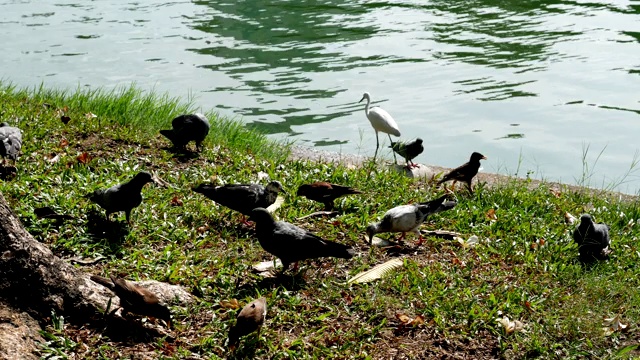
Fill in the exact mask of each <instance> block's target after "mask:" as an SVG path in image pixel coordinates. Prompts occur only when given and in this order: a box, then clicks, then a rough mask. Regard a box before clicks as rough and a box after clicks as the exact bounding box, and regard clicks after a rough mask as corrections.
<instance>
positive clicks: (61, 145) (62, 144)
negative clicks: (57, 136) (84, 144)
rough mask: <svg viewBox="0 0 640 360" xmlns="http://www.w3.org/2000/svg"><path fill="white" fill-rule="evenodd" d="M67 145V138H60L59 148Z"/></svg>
mask: <svg viewBox="0 0 640 360" xmlns="http://www.w3.org/2000/svg"><path fill="white" fill-rule="evenodd" d="M67 146H69V140H67V139H62V140H60V147H61V148H66V147H67Z"/></svg>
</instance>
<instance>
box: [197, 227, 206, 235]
mask: <svg viewBox="0 0 640 360" xmlns="http://www.w3.org/2000/svg"><path fill="white" fill-rule="evenodd" d="M207 230H209V225H202V226H198V228H197V229H196V231H198V233H199V234H204V232H205V231H207Z"/></svg>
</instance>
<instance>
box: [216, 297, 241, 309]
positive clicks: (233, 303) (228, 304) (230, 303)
mask: <svg viewBox="0 0 640 360" xmlns="http://www.w3.org/2000/svg"><path fill="white" fill-rule="evenodd" d="M220 306H222V307H223V308H224V309H238V308H240V304H239V303H238V300H236V299H231V300H220Z"/></svg>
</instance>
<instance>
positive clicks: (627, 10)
mask: <svg viewBox="0 0 640 360" xmlns="http://www.w3.org/2000/svg"><path fill="white" fill-rule="evenodd" d="M2 1H3V0H0V24H1V26H2V30H3V31H2V32H1V33H0V40H1V42H2V44H3V51H2V53H1V54H0V76H1V77H3V78H4V79H8V80H11V81H13V82H14V83H16V84H18V85H36V84H40V83H41V82H44V83H45V85H48V86H56V87H65V88H76V87H77V86H81V87H85V86H86V87H91V88H94V87H108V88H111V87H117V86H122V85H126V84H129V83H131V82H136V83H137V84H138V86H140V87H142V88H143V89H155V90H160V91H168V92H170V93H171V94H172V95H175V96H183V97H185V98H186V97H188V96H191V95H192V96H194V97H195V101H196V103H197V104H198V105H199V106H201V107H202V108H203V110H208V109H211V108H215V109H217V111H219V112H220V113H221V114H223V115H228V116H231V117H236V118H240V119H242V120H243V121H245V122H246V123H247V124H248V125H247V126H252V127H257V128H259V129H260V130H263V131H265V132H267V133H270V134H273V136H274V137H278V138H284V139H288V140H295V141H296V142H297V143H299V144H303V145H309V146H320V147H323V148H324V149H326V150H332V151H340V152H346V153H360V154H366V155H372V154H373V151H374V149H375V135H374V132H373V130H372V129H371V127H370V125H369V122H368V120H367V119H366V117H365V114H364V111H363V108H364V105H363V104H358V103H357V101H358V100H360V98H361V97H362V93H363V92H364V91H369V92H370V93H371V95H372V98H373V101H374V103H376V105H379V106H382V107H383V108H384V109H386V110H387V111H388V112H390V113H391V114H392V115H393V117H394V118H395V119H396V121H397V122H398V124H399V126H400V130H401V132H402V138H405V139H408V138H413V137H416V136H419V137H421V138H422V139H423V140H424V141H425V145H426V146H425V152H424V153H423V154H422V155H420V157H418V159H416V160H418V161H419V162H422V163H430V164H438V165H444V166H456V165H459V164H461V163H463V162H465V161H466V160H467V159H468V157H469V154H470V153H471V152H472V151H480V152H482V153H483V154H485V155H486V156H487V157H488V158H489V160H488V161H486V162H485V163H484V171H490V172H500V173H509V174H513V173H516V172H518V174H519V175H526V174H527V172H528V171H529V172H532V173H531V176H533V177H535V178H541V177H544V178H546V179H550V180H559V181H564V182H574V183H575V182H578V181H579V180H580V178H581V177H582V174H583V172H584V171H583V169H584V168H583V163H584V162H586V164H588V168H589V173H590V174H592V176H591V178H590V179H589V183H590V184H591V185H592V186H596V187H601V186H602V185H611V184H615V183H617V182H618V181H619V180H620V179H621V178H622V176H623V175H624V174H625V173H626V172H627V171H628V170H629V168H630V166H632V164H633V163H634V159H636V160H637V158H636V156H637V152H638V149H639V148H640V143H639V142H638V141H637V139H638V136H639V135H640V116H639V114H640V77H639V75H640V46H639V43H638V42H639V41H640V2H635V3H634V2H628V1H608V2H605V1H526V2H525V1H495V0H484V1H480V0H478V1H441V0H433V1H426V0H416V1H408V0H402V1H369V0H366V1H338V0H336V1H332V0H326V1H304V0H296V1H269V2H260V1H194V2H185V1H176V2H167V1H140V2H131V3H124V2H121V1H109V0H105V1H92V2H86V1H68V2H55V1H53V2H44V3H43V2H36V1H6V0H4V2H2ZM381 139H382V137H381ZM387 142H388V140H387ZM585 154H586V157H585V159H584V161H583V155H585ZM385 155H386V156H387V157H389V158H390V154H389V153H386V154H385ZM634 169H635V168H634ZM625 181H627V182H626V183H624V184H622V185H621V186H619V187H618V189H619V190H622V191H625V192H630V193H635V192H637V191H638V190H639V189H640V172H636V171H632V172H631V175H630V176H628V177H627V178H626V179H625Z"/></svg>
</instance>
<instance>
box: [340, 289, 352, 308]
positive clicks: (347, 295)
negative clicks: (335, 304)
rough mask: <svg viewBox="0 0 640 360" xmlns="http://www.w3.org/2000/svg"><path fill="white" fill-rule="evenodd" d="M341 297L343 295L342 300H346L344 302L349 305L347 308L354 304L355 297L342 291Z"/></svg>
mask: <svg viewBox="0 0 640 360" xmlns="http://www.w3.org/2000/svg"><path fill="white" fill-rule="evenodd" d="M340 295H342V298H343V299H344V302H345V304H347V306H348V305H351V304H352V303H353V297H351V295H349V293H348V292H346V291H342V292H341V293H340Z"/></svg>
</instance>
